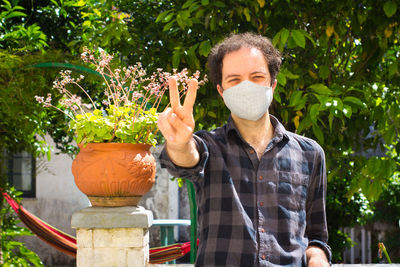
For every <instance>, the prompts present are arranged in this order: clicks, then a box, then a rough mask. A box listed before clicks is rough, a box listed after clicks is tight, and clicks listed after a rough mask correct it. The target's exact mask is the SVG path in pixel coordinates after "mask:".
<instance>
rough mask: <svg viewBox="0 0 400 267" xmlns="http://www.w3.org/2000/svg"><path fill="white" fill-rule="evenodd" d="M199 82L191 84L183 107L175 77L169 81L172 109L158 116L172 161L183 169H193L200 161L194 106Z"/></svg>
mask: <svg viewBox="0 0 400 267" xmlns="http://www.w3.org/2000/svg"><path fill="white" fill-rule="evenodd" d="M197 86H198V82H197V80H196V79H192V80H191V81H190V82H189V88H188V92H187V94H186V97H185V102H184V103H183V106H182V105H181V104H180V100H179V90H178V85H177V82H176V79H175V77H171V78H170V79H169V97H170V103H171V108H168V109H166V110H165V111H164V112H163V113H161V114H160V115H159V116H158V128H159V129H160V131H161V133H162V134H163V135H164V137H165V139H166V141H167V142H166V148H167V152H168V155H169V156H170V158H171V160H172V161H173V162H174V163H175V164H176V165H179V166H182V167H192V166H194V165H196V164H197V162H198V161H199V154H198V152H197V149H196V145H195V143H194V140H193V130H194V126H195V123H194V118H193V105H194V103H195V100H196V93H197Z"/></svg>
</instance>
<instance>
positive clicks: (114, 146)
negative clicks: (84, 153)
mask: <svg viewBox="0 0 400 267" xmlns="http://www.w3.org/2000/svg"><path fill="white" fill-rule="evenodd" d="M78 147H79V148H80V150H97V151H101V150H106V151H114V150H116V151H117V150H124V149H129V150H131V149H140V150H149V149H150V148H151V145H149V144H132V143H104V142H100V143H88V144H78Z"/></svg>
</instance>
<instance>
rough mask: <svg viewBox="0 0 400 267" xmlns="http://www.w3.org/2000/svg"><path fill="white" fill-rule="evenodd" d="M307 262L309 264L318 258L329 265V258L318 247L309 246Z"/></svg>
mask: <svg viewBox="0 0 400 267" xmlns="http://www.w3.org/2000/svg"><path fill="white" fill-rule="evenodd" d="M306 256H307V262H309V261H310V260H311V259H313V258H318V259H320V260H324V261H326V262H327V263H329V260H328V257H327V256H326V254H325V251H324V250H323V249H321V248H320V247H318V246H312V245H311V246H308V248H307V250H306Z"/></svg>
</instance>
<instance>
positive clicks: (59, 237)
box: [2, 192, 190, 264]
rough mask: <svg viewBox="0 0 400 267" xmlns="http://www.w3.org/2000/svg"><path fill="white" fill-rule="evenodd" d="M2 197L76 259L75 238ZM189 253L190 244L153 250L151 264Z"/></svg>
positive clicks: (25, 220)
mask: <svg viewBox="0 0 400 267" xmlns="http://www.w3.org/2000/svg"><path fill="white" fill-rule="evenodd" d="M2 195H3V197H4V198H5V199H6V200H7V202H8V204H9V205H10V206H11V207H12V208H13V210H14V211H15V213H17V215H18V217H19V218H20V219H21V221H22V222H23V223H24V224H25V225H26V226H27V227H28V228H29V229H30V230H31V231H32V232H33V233H34V234H36V235H37V236H38V237H39V238H40V239H41V240H43V241H44V242H46V243H47V244H49V245H50V246H52V247H54V248H55V249H57V250H59V251H61V252H62V253H65V254H67V255H69V256H71V257H76V251H77V246H76V238H75V237H73V236H71V235H69V234H66V233H64V232H62V231H60V230H58V229H57V228H55V227H53V226H51V225H49V224H48V223H46V222H44V221H43V220H41V219H40V218H38V217H36V216H35V215H33V214H32V213H30V212H29V211H28V210H26V209H25V208H24V207H22V206H21V205H20V204H18V203H17V202H16V201H15V200H14V199H12V198H11V197H10V196H9V195H8V194H7V193H6V192H2ZM188 252H190V242H186V243H179V244H172V245H168V246H163V247H156V248H151V249H150V263H153V264H155V263H164V262H168V261H172V260H176V259H179V258H181V257H183V256H184V255H185V254H187V253H188Z"/></svg>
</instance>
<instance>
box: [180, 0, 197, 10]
mask: <svg viewBox="0 0 400 267" xmlns="http://www.w3.org/2000/svg"><path fill="white" fill-rule="evenodd" d="M193 2H194V0H188V1H186V2H185V3H184V4H183V5H182V9H186V8H188V7H190V5H191V4H193Z"/></svg>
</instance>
